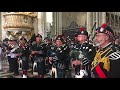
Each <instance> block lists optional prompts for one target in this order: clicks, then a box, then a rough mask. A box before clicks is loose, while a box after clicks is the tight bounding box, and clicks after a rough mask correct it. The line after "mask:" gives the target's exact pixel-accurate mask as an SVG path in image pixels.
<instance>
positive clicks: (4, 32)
mask: <svg viewBox="0 0 120 90" xmlns="http://www.w3.org/2000/svg"><path fill="white" fill-rule="evenodd" d="M4 14H5V12H1V36H2V40H3V39H5V38H8V37H7V35H6V31H5V30H4V28H3V25H4V22H5V20H4V18H3V15H4Z"/></svg>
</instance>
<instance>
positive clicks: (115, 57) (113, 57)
mask: <svg viewBox="0 0 120 90" xmlns="http://www.w3.org/2000/svg"><path fill="white" fill-rule="evenodd" d="M108 57H109V59H111V60H118V59H120V51H116V52H113V53H112V54H110V55H109V56H108Z"/></svg>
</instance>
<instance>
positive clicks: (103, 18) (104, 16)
mask: <svg viewBox="0 0 120 90" xmlns="http://www.w3.org/2000/svg"><path fill="white" fill-rule="evenodd" d="M103 23H106V12H102V24H103Z"/></svg>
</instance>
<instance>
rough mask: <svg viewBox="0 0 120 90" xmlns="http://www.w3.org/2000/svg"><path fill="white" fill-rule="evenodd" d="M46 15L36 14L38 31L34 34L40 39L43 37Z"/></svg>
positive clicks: (42, 13)
mask: <svg viewBox="0 0 120 90" xmlns="http://www.w3.org/2000/svg"><path fill="white" fill-rule="evenodd" d="M45 19H46V13H45V12H38V31H36V32H35V33H36V34H37V33H39V34H41V35H42V37H43V38H44V37H45V22H46V20H45Z"/></svg>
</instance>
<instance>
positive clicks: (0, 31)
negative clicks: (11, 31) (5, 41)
mask: <svg viewBox="0 0 120 90" xmlns="http://www.w3.org/2000/svg"><path fill="white" fill-rule="evenodd" d="M1 13H2V12H0V36H2V23H1V21H2V18H1ZM1 38H2V37H0V40H1Z"/></svg>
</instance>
